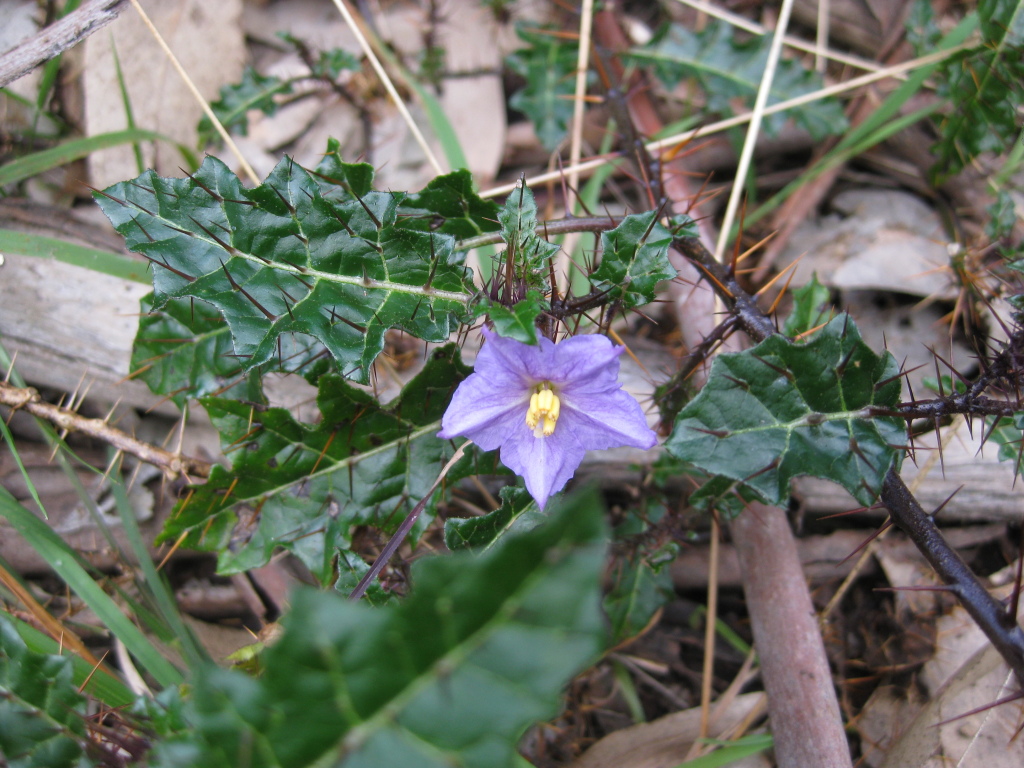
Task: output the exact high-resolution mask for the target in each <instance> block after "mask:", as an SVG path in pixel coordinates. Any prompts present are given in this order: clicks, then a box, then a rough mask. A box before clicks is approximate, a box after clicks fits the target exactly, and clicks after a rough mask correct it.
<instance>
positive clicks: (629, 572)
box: [604, 543, 679, 645]
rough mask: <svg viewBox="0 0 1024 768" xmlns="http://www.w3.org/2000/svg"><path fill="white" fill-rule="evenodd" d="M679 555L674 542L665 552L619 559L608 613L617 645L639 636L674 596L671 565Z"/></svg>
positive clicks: (606, 606)
mask: <svg viewBox="0 0 1024 768" xmlns="http://www.w3.org/2000/svg"><path fill="white" fill-rule="evenodd" d="M678 553H679V547H678V546H677V545H676V544H674V543H670V544H668V545H666V546H665V547H663V548H662V550H661V551H655V552H650V553H646V552H644V553H636V554H634V555H633V556H631V557H623V558H619V559H618V560H617V561H616V562H615V567H614V568H613V570H612V573H611V577H610V582H611V588H610V589H609V590H608V594H607V595H606V596H605V598H604V610H605V613H606V614H607V616H608V622H609V624H610V627H611V633H612V642H613V643H614V644H615V645H618V644H620V643H623V642H625V641H627V640H629V639H630V638H633V637H636V636H637V635H639V634H640V633H641V632H643V631H644V629H645V628H646V627H647V626H648V624H650V622H651V620H652V619H653V618H654V616H655V615H656V614H657V613H658V611H660V610H661V609H662V608H663V607H665V606H666V605H667V604H668V603H669V602H670V601H671V600H672V599H673V598H674V597H675V588H674V587H673V585H672V573H671V570H670V568H669V565H670V564H671V563H672V561H673V560H674V559H675V557H676V555H678Z"/></svg>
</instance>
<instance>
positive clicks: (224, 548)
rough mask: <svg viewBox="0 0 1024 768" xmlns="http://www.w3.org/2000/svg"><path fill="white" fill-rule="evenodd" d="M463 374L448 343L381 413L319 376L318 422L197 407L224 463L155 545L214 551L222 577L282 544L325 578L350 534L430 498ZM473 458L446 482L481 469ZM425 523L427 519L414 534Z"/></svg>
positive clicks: (276, 411)
mask: <svg viewBox="0 0 1024 768" xmlns="http://www.w3.org/2000/svg"><path fill="white" fill-rule="evenodd" d="M469 372H470V369H469V368H467V367H466V366H464V365H462V363H461V361H460V359H459V355H458V351H457V348H456V347H455V346H454V345H448V346H446V347H445V348H443V349H439V350H436V351H435V352H434V353H433V357H432V359H431V360H430V361H429V362H428V363H427V365H426V366H425V367H424V369H423V371H422V372H421V373H420V374H419V375H418V376H417V377H416V378H414V379H413V380H412V381H410V382H409V383H408V384H407V385H406V386H405V388H404V389H403V390H402V394H401V395H400V396H399V397H398V398H397V399H396V400H395V401H393V402H392V403H389V404H388V405H387V406H383V405H381V404H380V403H379V402H378V401H377V399H376V398H374V397H373V396H372V395H370V394H369V393H367V392H365V391H363V390H361V389H356V388H355V387H352V386H350V385H349V384H347V383H346V382H345V381H344V380H343V379H342V378H341V377H339V376H336V375H324V376H321V377H320V379H319V380H318V385H319V389H318V394H317V405H318V406H319V409H320V413H321V420H320V422H319V423H318V424H316V425H311V424H303V423H300V422H298V421H296V420H295V419H294V418H293V417H292V415H291V414H290V413H289V412H288V411H287V410H285V409H283V408H265V409H257V408H255V407H254V406H252V405H250V404H245V403H241V402H238V401H236V400H226V399H219V398H206V399H204V400H201V401H200V402H201V403H202V404H203V406H204V407H205V408H206V410H207V413H209V415H210V419H211V420H212V421H213V424H214V426H216V427H217V429H218V431H219V432H220V434H221V442H222V445H223V448H224V451H225V453H227V454H228V455H229V457H230V458H231V461H232V465H231V468H230V469H225V468H224V467H221V466H216V467H214V469H213V472H212V473H211V474H210V478H209V480H208V481H207V483H206V484H205V485H201V486H196V487H194V488H192V489H191V492H190V493H189V495H188V496H187V497H186V498H185V499H184V500H183V501H182V502H180V503H179V504H178V506H177V507H176V508H175V510H174V513H173V514H172V516H171V518H170V519H169V520H168V522H167V525H166V527H165V529H164V531H163V532H162V533H161V536H160V540H161V541H168V540H169V541H177V540H178V539H179V538H182V537H183V538H182V543H183V544H185V545H187V546H190V547H195V548H199V549H206V550H215V551H218V552H219V553H220V560H219V567H220V569H221V570H222V571H224V572H240V571H244V570H246V569H249V568H254V567H258V566H260V565H263V564H265V563H266V562H267V561H268V560H269V558H270V556H271V555H272V554H273V552H274V551H275V550H276V549H277V548H279V547H283V548H285V549H289V550H291V551H293V552H294V553H295V554H296V555H297V556H298V557H300V558H301V559H302V560H303V562H305V563H306V565H307V566H308V567H309V568H310V570H311V571H312V572H313V573H314V574H315V575H316V576H317V577H318V578H319V579H321V580H322V581H324V582H327V581H330V580H331V578H333V576H334V566H333V565H332V561H333V559H334V554H335V551H336V549H339V548H340V549H347V548H348V543H349V540H350V533H351V528H352V527H353V526H355V525H364V524H373V525H375V526H378V527H380V528H383V529H385V530H393V529H394V528H396V527H397V526H398V524H399V523H400V522H401V521H402V519H403V518H404V517H405V515H406V514H407V513H408V512H409V511H410V510H411V509H412V507H413V506H415V504H416V503H417V502H418V501H419V500H420V499H421V498H423V497H424V496H426V494H427V491H428V490H429V489H430V486H431V484H432V483H433V482H434V479H435V478H436V476H437V473H438V471H439V469H440V467H441V466H442V465H443V464H444V462H445V461H447V459H448V458H449V457H450V456H451V454H452V453H453V452H454V447H453V446H452V444H451V443H450V442H449V441H445V440H440V439H438V438H437V437H436V433H437V432H438V431H439V430H440V428H441V415H442V413H443V412H444V409H445V408H446V407H447V405H448V402H449V400H450V399H451V395H452V392H454V390H455V388H456V387H457V386H458V384H459V382H461V381H462V379H463V378H465V377H466V376H467V375H468V374H469ZM475 455H476V454H473V456H475ZM473 456H469V457H466V458H464V459H462V460H461V461H460V463H459V464H457V465H456V466H455V467H454V468H453V469H452V471H451V472H450V473H449V475H448V478H449V480H450V481H453V480H456V479H458V478H459V477H461V476H464V475H465V474H466V473H469V472H471V471H475V470H476V469H477V467H476V466H475V464H474V459H473ZM480 471H483V470H482V469H481V470H480ZM239 512H242V514H241V517H242V519H243V522H242V524H241V525H240V526H239V529H238V531H234V529H235V526H236V523H238V520H239V516H240V515H239ZM429 520H430V514H429V513H427V514H424V515H423V516H422V517H421V518H420V523H419V527H418V528H417V532H421V531H422V529H423V527H424V526H425V525H426V523H427V522H429Z"/></svg>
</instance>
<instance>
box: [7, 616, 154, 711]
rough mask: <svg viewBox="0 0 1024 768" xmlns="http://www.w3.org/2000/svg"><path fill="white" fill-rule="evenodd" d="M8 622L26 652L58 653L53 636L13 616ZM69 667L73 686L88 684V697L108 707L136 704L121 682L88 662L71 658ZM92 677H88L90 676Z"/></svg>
mask: <svg viewBox="0 0 1024 768" xmlns="http://www.w3.org/2000/svg"><path fill="white" fill-rule="evenodd" d="M6 616H7V620H8V621H10V622H11V624H12V625H14V628H15V630H17V632H18V634H19V635H21V639H22V640H24V641H25V645H27V646H28V648H29V650H30V651H32V652H33V653H47V654H54V655H56V654H60V653H61V647H60V644H59V643H58V642H57V641H56V640H54V639H53V638H52V637H47V636H46V635H44V634H43V633H42V632H40V631H39V630H38V629H36V628H35V627H33V626H32V625H31V624H27V623H25V622H24V621H22V620H21V619H19V618H17V617H16V616H12V615H11V614H9V613H8V614H6ZM71 659H72V661H71V663H72V665H73V667H74V677H73V680H74V682H75V684H76V685H78V686H79V687H81V685H82V684H83V683H85V681H86V680H88V681H89V682H88V684H86V686H85V689H84V690H85V692H87V693H88V694H89V695H90V696H95V697H96V698H97V699H99V700H100V701H102V702H103V703H104V704H106V705H107V706H108V707H111V708H113V707H124V706H127V705H129V704H131V703H132V702H133V701H135V694H133V693H132V692H131V690H130V689H129V688H128V686H127V685H125V684H124V683H122V682H121V681H120V680H117V679H115V678H113V677H111V676H110V675H108V674H106V673H104V672H96V673H95V674H93V672H94V670H93V668H92V665H91V664H89V662H87V661H84V660H82V659H80V658H78V657H77V656H72V657H71ZM90 675H91V677H90Z"/></svg>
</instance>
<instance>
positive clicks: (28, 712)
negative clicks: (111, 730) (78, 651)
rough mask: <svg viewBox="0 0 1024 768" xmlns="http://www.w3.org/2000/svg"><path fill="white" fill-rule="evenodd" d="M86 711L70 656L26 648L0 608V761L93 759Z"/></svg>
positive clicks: (46, 766) (55, 766)
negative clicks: (86, 725) (37, 651)
mask: <svg viewBox="0 0 1024 768" xmlns="http://www.w3.org/2000/svg"><path fill="white" fill-rule="evenodd" d="M101 674H102V673H101ZM87 716H88V706H87V702H86V699H85V697H84V696H82V695H81V694H80V693H79V692H78V690H77V686H76V685H75V683H74V681H73V669H72V663H71V659H70V658H68V657H67V656H56V655H53V656H51V655H46V654H41V653H34V652H32V651H30V650H29V649H28V647H27V646H26V645H25V641H24V640H22V639H21V637H20V636H19V635H18V632H17V630H15V628H14V627H13V626H12V625H11V623H10V622H9V621H8V620H7V618H6V617H5V616H3V615H2V614H0V762H2V763H3V764H4V765H5V766H10V767H11V768H37V767H38V768H63V767H64V766H68V767H70V766H87V765H95V764H96V763H95V762H94V761H92V760H90V759H88V758H87V756H86V753H85V746H86V745H87V744H88V743H89V739H88V737H87V735H86V732H85V723H86V717H87Z"/></svg>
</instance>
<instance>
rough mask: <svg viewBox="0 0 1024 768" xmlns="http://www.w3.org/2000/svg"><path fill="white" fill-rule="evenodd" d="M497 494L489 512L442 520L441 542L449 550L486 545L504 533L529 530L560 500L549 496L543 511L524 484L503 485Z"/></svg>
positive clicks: (487, 547)
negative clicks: (497, 501)
mask: <svg viewBox="0 0 1024 768" xmlns="http://www.w3.org/2000/svg"><path fill="white" fill-rule="evenodd" d="M500 494H501V506H500V507H498V508H497V509H496V510H494V511H493V512H488V513H487V514H486V515H480V516H479V517H469V518H465V519H460V518H457V517H449V518H448V519H447V520H445V521H444V543H445V546H446V547H448V549H450V550H452V551H455V550H459V549H489V548H490V547H492V546H494V544H495V543H496V542H497V541H499V540H501V538H502V537H503V536H505V535H506V534H508V533H511V532H518V533H522V532H525V531H529V530H532V529H533V528H535V527H536V526H537V525H539V524H540V522H541V521H542V520H544V519H545V518H546V517H547V516H548V514H551V510H553V509H557V508H558V507H557V506H556V505H558V504H560V503H561V497H557V498H555V499H552V501H551V504H552V507H551V509H549V511H548V513H547V514H546V513H544V512H541V510H540V509H538V507H537V502H536V501H534V498H533V496H531V495H530V492H529V491H527V490H526V488H522V487H519V486H506V487H505V488H502V489H501V492H500Z"/></svg>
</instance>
